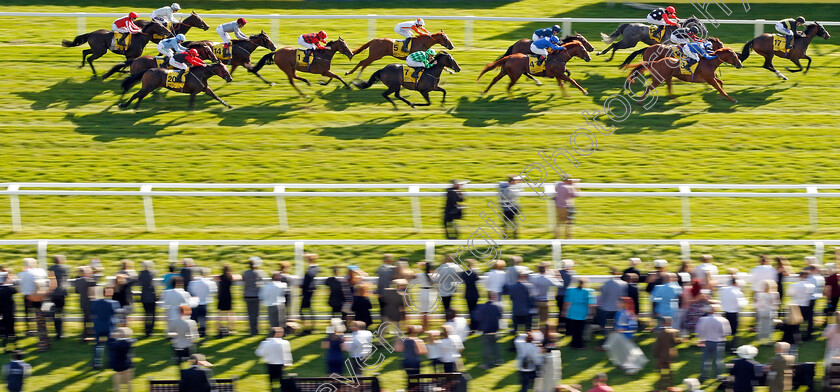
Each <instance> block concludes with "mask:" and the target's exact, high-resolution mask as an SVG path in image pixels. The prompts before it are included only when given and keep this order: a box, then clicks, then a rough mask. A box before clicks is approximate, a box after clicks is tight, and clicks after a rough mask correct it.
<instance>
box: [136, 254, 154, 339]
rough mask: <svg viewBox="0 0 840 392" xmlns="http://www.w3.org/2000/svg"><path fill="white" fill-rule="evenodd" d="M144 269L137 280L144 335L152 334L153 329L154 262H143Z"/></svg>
mask: <svg viewBox="0 0 840 392" xmlns="http://www.w3.org/2000/svg"><path fill="white" fill-rule="evenodd" d="M143 266H144V269H143V271H140V276H139V277H138V279H137V280H138V281H139V282H140V302H141V303H143V310H145V314H146V317H145V321H146V322H145V332H146V337H149V336H152V332H154V330H155V309H156V308H157V306H156V302H157V293H156V292H155V271H154V263H152V261H151V260H146V261H144V262H143Z"/></svg>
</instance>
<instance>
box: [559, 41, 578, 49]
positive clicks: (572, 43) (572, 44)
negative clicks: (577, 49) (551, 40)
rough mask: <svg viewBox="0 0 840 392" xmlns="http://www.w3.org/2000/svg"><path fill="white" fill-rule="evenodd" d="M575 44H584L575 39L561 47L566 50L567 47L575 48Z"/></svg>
mask: <svg viewBox="0 0 840 392" xmlns="http://www.w3.org/2000/svg"><path fill="white" fill-rule="evenodd" d="M575 44H577V45H580V46H583V42H580V41H578V40H577V39H573V40H571V41H569V42H566V43H564V44H563V45H560V46H562V47H564V48H565V47H567V46H574V45H575Z"/></svg>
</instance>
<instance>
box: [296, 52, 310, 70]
mask: <svg viewBox="0 0 840 392" xmlns="http://www.w3.org/2000/svg"><path fill="white" fill-rule="evenodd" d="M295 54H296V56H295V58H296V60H295V66H298V67H308V66H309V64H310V63H311V62H312V59H313V58H314V57H315V53H312V55H310V56H309V63H307V62H306V61H304V59H305V58H306V51H305V50H303V49H298V50H297V51H296V52H295Z"/></svg>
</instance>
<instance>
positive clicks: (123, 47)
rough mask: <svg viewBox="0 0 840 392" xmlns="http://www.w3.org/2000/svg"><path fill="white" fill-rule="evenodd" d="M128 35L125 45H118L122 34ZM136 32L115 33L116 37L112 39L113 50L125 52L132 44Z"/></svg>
mask: <svg viewBox="0 0 840 392" xmlns="http://www.w3.org/2000/svg"><path fill="white" fill-rule="evenodd" d="M122 35H127V37H125V45H117V42H118V41H119V40H120V36H122ZM133 35H134V34H123V33H114V38H112V39H111V50H113V51H114V52H125V51H126V49H128V48H129V47H130V46H131V37H132V36H133Z"/></svg>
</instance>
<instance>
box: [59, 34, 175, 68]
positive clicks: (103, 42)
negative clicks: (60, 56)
mask: <svg viewBox="0 0 840 392" xmlns="http://www.w3.org/2000/svg"><path fill="white" fill-rule="evenodd" d="M155 34H158V35H162V36H165V37H172V36H173V34H172V33H171V32H170V31H169V30H167V29H166V27H163V25H162V24H160V23H157V22H150V23H149V24H147V25H146V26H145V27H143V30H142V32H140V33H134V34H131V44H129V46H128V48H127V49H126V50H125V51H123V52H122V53H121V52H118V51H116V50H113V49H111V41H112V40H113V39H114V32H113V31H110V30H104V29H103V30H96V31H94V32H92V33H87V34H82V35H78V36H76V38H74V39H73V40H72V41H68V40H63V41H61V46H63V47H65V48H72V47H74V46H79V45H81V44H83V43H85V42H87V43H88V45H90V49H85V50H83V51H82V65H80V66H79V68H82V67H84V66H85V58H86V57H87V62H88V64H90V69H91V71H93V76H96V68H93V60H96V59H98V58H100V57H102V56H103V55H104V54H105V53H108V50H111V51H112V52H114V53H116V54H121V55H124V56H125V58H126V59H133V58H137V57H140V55H141V54H143V48H145V47H146V44H148V43H149V41H150V40H151V39H152V36H153V35H155ZM88 55H90V57H88Z"/></svg>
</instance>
